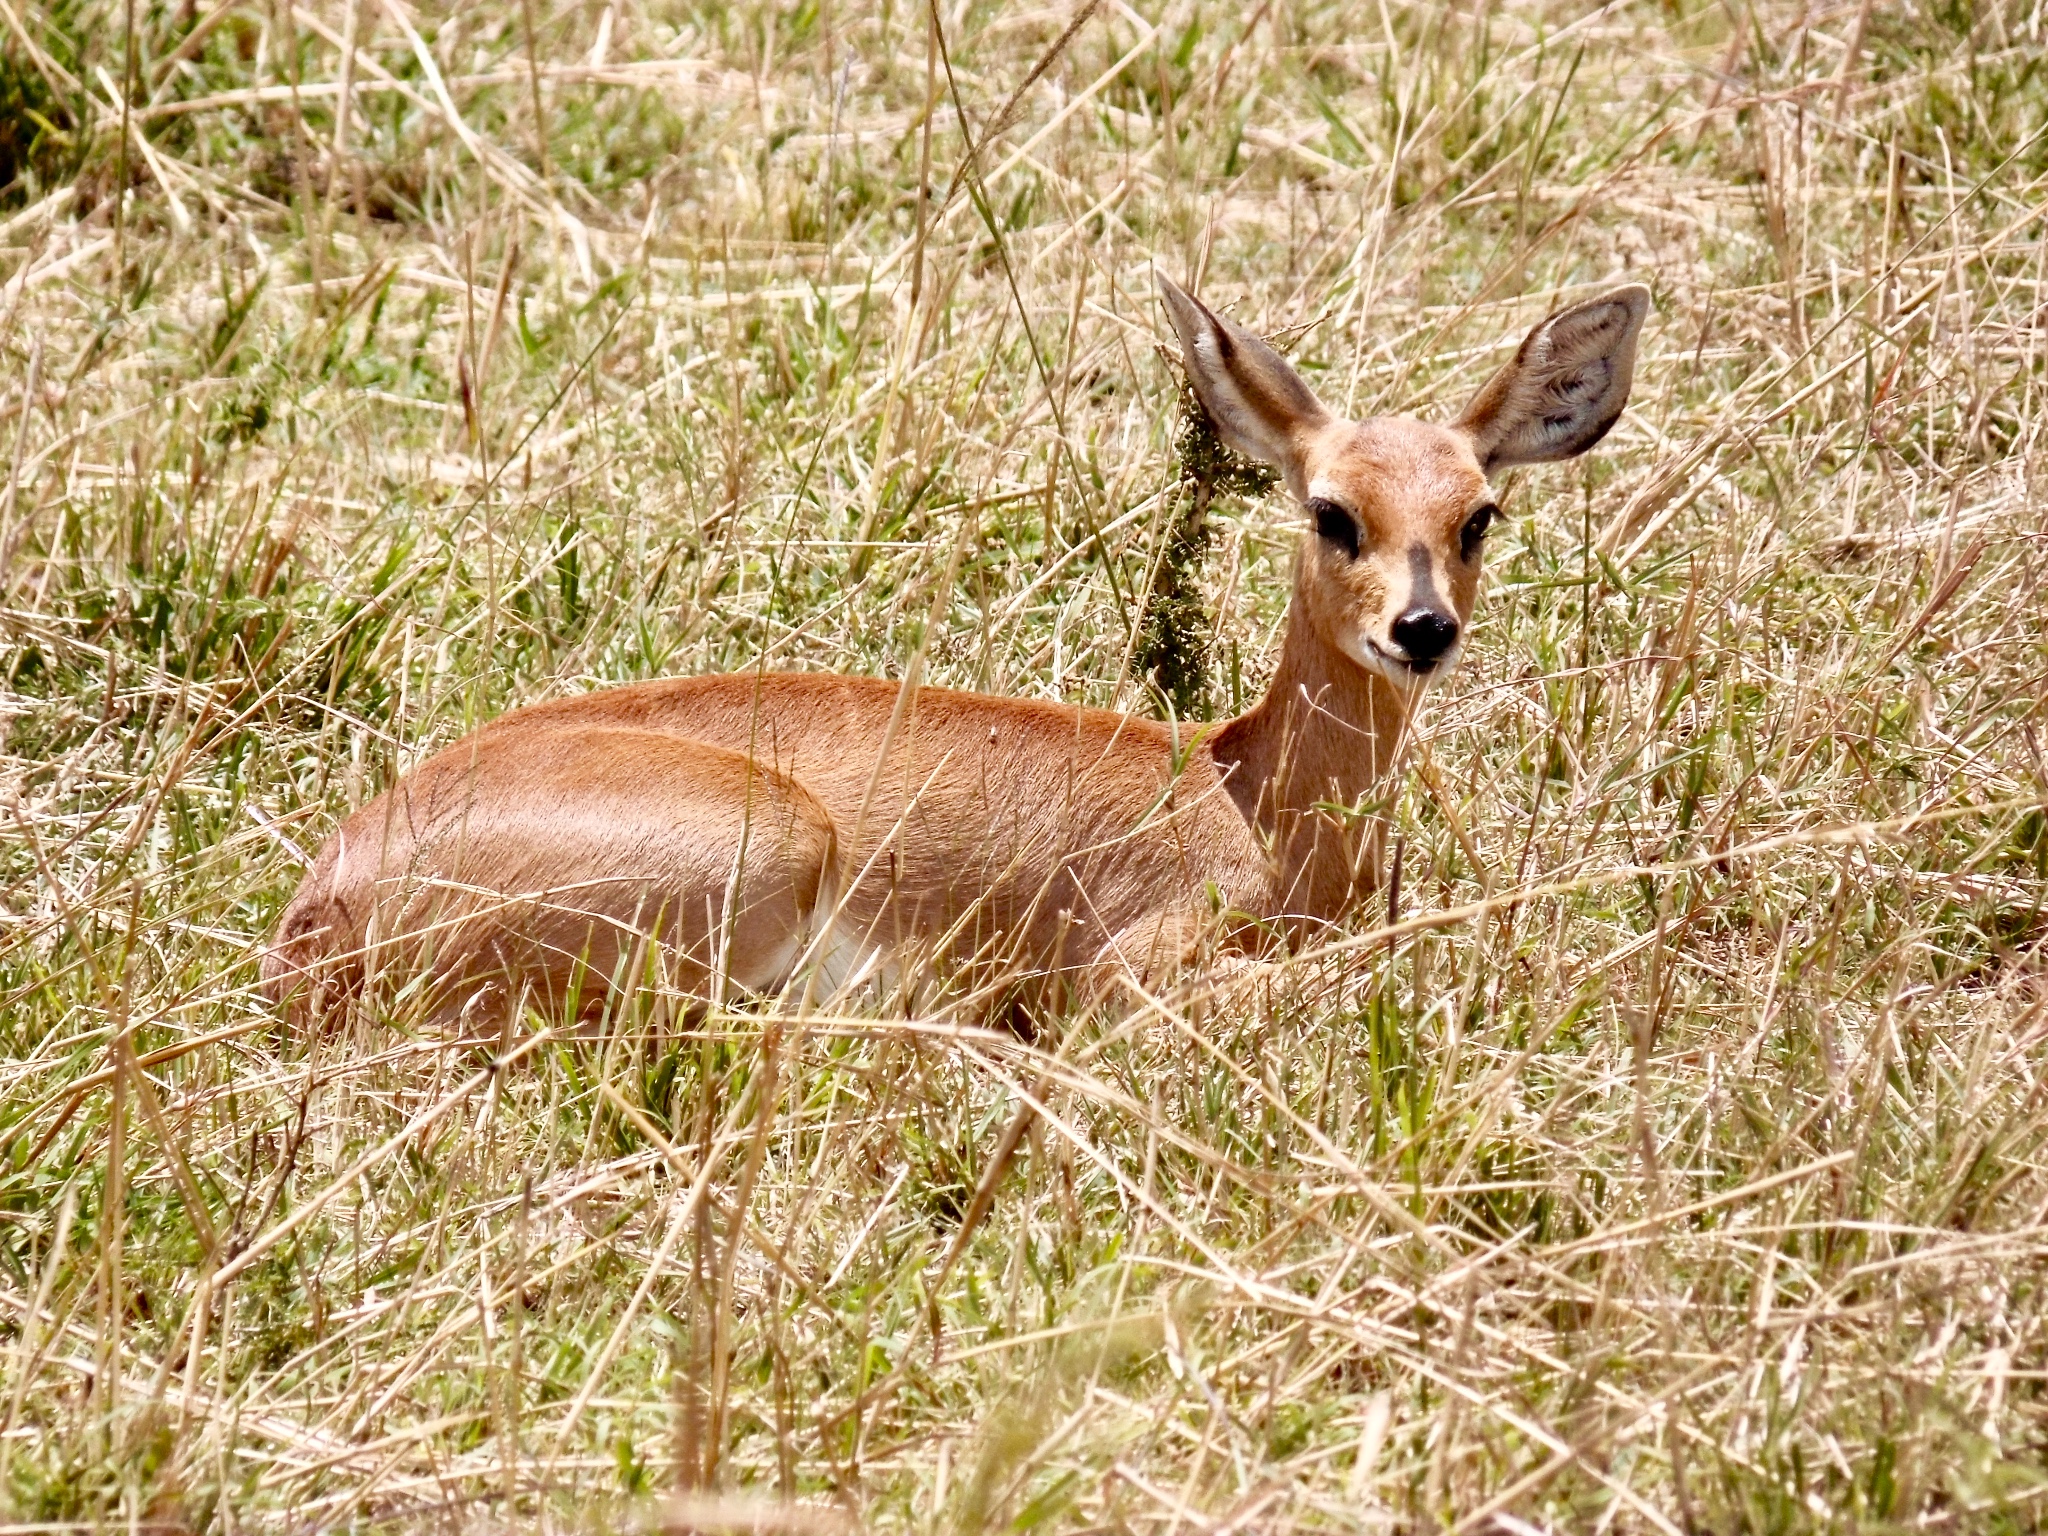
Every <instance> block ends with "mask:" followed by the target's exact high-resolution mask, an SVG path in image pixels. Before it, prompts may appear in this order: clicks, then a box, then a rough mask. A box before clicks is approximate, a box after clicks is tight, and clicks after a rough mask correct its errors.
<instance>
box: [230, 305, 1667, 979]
mask: <svg viewBox="0 0 2048 1536" xmlns="http://www.w3.org/2000/svg"><path fill="white" fill-rule="evenodd" d="M1159 291H1160V296H1161V298H1162V300H1163V301H1164V303H1165V307H1166V312H1167V316H1168V318H1169V319H1170V320H1171V321H1172V324H1173V328H1174V330H1175V331H1176V332H1177V333H1178V335H1179V337H1180V343H1181V349H1182V356H1183V357H1184V359H1185V361H1186V365H1187V370H1188V374H1189V377H1190V378H1191V379H1192V381H1193V383H1194V386H1195V389H1196V392H1197V393H1198V394H1199V395H1200V396H1201V399H1202V403H1203V405H1204V406H1206V407H1207V409H1208V412H1209V414H1210V416H1211V417H1212V418H1213V419H1214V421H1215V424H1216V427H1217V430H1218V431H1219V433H1220V434H1221V435H1222V437H1223V440H1224V441H1225V442H1226V443H1228V444H1229V445H1230V446H1231V447H1232V448H1234V449H1236V450H1237V451H1238V452H1240V453H1243V454H1245V455H1247V456H1249V457H1252V458H1256V459H1260V460H1263V461H1264V462H1265V463H1267V464H1270V465H1272V466H1273V467H1274V468H1276V469H1278V470H1279V471H1280V473H1281V475H1282V476H1283V477H1284V478H1285V481H1286V485H1287V489H1288V491H1289V492H1290V493H1292V495H1293V496H1294V498H1295V500H1296V501H1298V502H1299V503H1300V504H1301V506H1302V507H1303V509H1304V510H1305V512H1306V513H1307V515H1308V517H1309V519H1310V520H1311V522H1312V524H1313V527H1314V533H1313V535H1312V536H1310V537H1309V538H1307V539H1306V540H1305V541H1304V543H1303V545H1302V548H1301V551H1300V554H1299V556H1298V558H1297V560H1296V563H1295V571H1294V592H1293V598H1292V603H1291V606H1290V609H1289V612H1288V619H1287V632H1286V639H1285V641H1284V643H1283V645H1282V648H1281V653H1280V657H1279V664H1278V667H1277V669H1276V671H1275V674H1274V677H1273V682H1272V686H1271V687H1270V688H1269V689H1268V691H1267V693H1266V696H1265V697H1264V698H1263V699H1261V700H1260V701H1259V702H1258V703H1257V704H1256V705H1254V706H1253V707H1252V708H1251V709H1249V710H1247V711H1246V712H1245V713H1244V714H1242V715H1239V716H1237V717H1236V718H1235V719H1232V720H1229V721H1226V722H1224V723H1223V724H1221V725H1219V726H1216V727H1214V728H1211V729H1208V730H1206V732H1204V731H1201V730H1198V729H1195V728H1191V727H1188V726H1185V725H1183V726H1181V727H1179V728H1178V729H1176V728H1173V727H1170V726H1168V725H1165V724H1161V723H1159V722H1156V721H1152V720H1144V719H1138V718H1135V717H1133V716H1129V715H1122V714H1117V713H1114V712H1111V711H1108V710H1099V709H1081V708H1075V707H1071V706H1067V705H1061V704H1053V703H1042V702H1037V701H1031V700H1023V699H1009V698H997V697H991V696H988V695H984V694H973V693H959V692H955V691H952V690H950V689H944V688H922V689H917V690H914V691H906V690H905V689H903V688H900V687H899V686H898V685H897V684H895V683H890V682H885V681H878V680H873V679H868V678H856V677H839V676H829V675H813V674H777V673H758V674H757V673H741V674H733V675H726V676H715V677H694V678H674V679H665V680H662V681H657V682H649V683H640V684H635V685H632V686H628V687H621V688H614V689H610V690H607V691H604V692H599V693H593V694H589V695H586V696H584V697H581V698H574V699H564V700H560V701H557V702H553V703H546V704H538V705H534V706H532V707H529V708H526V709H521V710H517V711H515V712H513V713H512V714H509V715H506V716H504V717H502V718H501V719H498V720H496V721H494V722H492V723H491V724H489V725H487V726H485V727H484V728H483V729H481V730H479V731H477V732H475V733H474V734H473V735H471V736H469V737H467V738H466V739H464V740H463V741H460V742H458V743H457V744H455V745H454V746H452V747H449V748H447V749H446V750H445V751H442V752H440V753H438V754H437V755H435V756H434V757H432V758H430V759H428V760H427V762H425V763H424V764H422V765H421V766H420V767H419V768H417V769H416V770H415V771H414V772H412V773H411V774H409V775H408V776H406V777H405V778H404V779H403V780H401V781H400V782H399V783H398V784H396V785H394V786H393V787H392V788H391V789H390V790H388V791H387V792H386V793H384V794H383V795H381V796H379V797H378V798H377V799H375V800H374V801H372V802H371V803H370V804H368V805H366V806H364V807H363V808H362V809H361V810H359V811H357V812H356V813H355V814H354V815H353V816H351V817H350V818H349V819H348V821H347V822H346V823H345V824H344V825H343V826H342V827H341V829H340V830H339V831H338V832H336V833H335V834H334V836H333V837H332V838H330V839H329V840H328V842H327V844H326V846H325V847H324V848H322V849H321V851H320V856H319V858H318V860H317V861H316V862H315V864H314V866H313V869H312V871H311V872H310V873H309V874H308V875H307V876H306V878H305V881H304V883H303V884H302V885H301V886H300V888H299V892H298V894H297V896H296V897H295V898H294V899H293V901H292V903H291V905H290V906H289V907H288V908H287V909H286V911H285V914H284V917H283V919H282V920H281V922H280V923H279V926H278V934H277V939H276V942H275V943H274V945H273V946H272V948H271V949H270V951H269V952H268V954H267V955H266V957H265V962H264V973H265V980H266V983H267V985H268V987H269V989H270V991H271V992H272V994H273V995H274V996H276V997H277V998H279V999H280V1000H281V1001H282V1000H285V999H287V998H288V997H290V996H291V995H292V994H294V993H298V992H301V991H302V989H305V988H307V987H308V986H309V985H311V986H312V988H313V992H312V994H311V995H313V996H316V997H317V996H319V995H321V994H322V993H323V992H324V990H325V988H326V986H327V985H328V984H336V985H340V986H342V987H347V986H350V985H353V984H354V983H356V982H357V981H359V980H360V979H361V977H362V975H363V973H364V971H365V969H366V968H368V969H371V970H374V971H377V972H380V973H386V974H391V973H396V974H399V975H404V976H411V977H415V978H418V979H421V980H422V981H423V983H424V985H425V986H426V988H427V991H428V993H429V994H430V996H431V999H432V1006H434V1007H435V1008H436V1009H438V1010H440V1011H442V1012H444V1013H452V1012H454V1011H457V1010H459V1009H460V1008H462V1007H463V1006H464V1004H465V1003H467V1002H469V1001H471V1000H475V999H480V998H483V997H487V996H490V995H493V994H496V993H498V992H499V991H500V989H505V990H506V991H509V992H521V991H523V992H525V993H526V994H528V995H529V996H531V997H533V998H534V999H536V1000H537V1001H541V1002H543V1003H546V1004H550V1005H552V1006H556V1007H560V1006H562V1005H564V1004H565V1003H568V1002H570V1001H571V1000H578V999H580V1000H581V1001H580V1002H579V1003H578V1007H579V1008H581V1007H587V1006H588V1005H589V1004H590V1003H591V1002H593V1001H595V1000H599V999H602V998H603V997H604V996H605V994H606V991H607V988H608V987H609V986H610V985H612V984H614V983H615V982H619V981H621V980H635V979H637V978H638V976H639V975H640V974H641V973H642V971H643V968H644V967H645V966H646V965H647V964H649V963H652V962H653V961H655V960H656V959H657V958H658V960H659V963H660V964H661V965H662V966H663V967H665V969H666V974H667V975H668V976H669V977H670V978H671V979H672V980H673V981H674V982H676V983H677V984H678V985H680V986H681V987H682V988H683V989H685V990H687V991H690V992H692V993H696V994H698V995H703V994H705V993H706V992H708V991H710V990H712V989H713V988H714V987H715V986H717V985H720V984H722V982H723V980H726V979H729V980H730V981H731V982H732V983H734V984H736V985H737V986H738V987H741V988H744V989H747V990H750V991H755V992H763V991H773V990H775V989H777V988H779V987H781V986H782V985H784V984H785V982H787V981H788V979H789V978H790V976H791V975H792V973H793V971H794V970H795V969H797V968H798V967H799V966H800V965H802V964H804V963H806V962H807V961H808V960H815V961H817V962H818V963H819V964H820V966H821V969H822V970H823V972H824V973H825V974H826V975H827V977H828V979H843V978H844V976H845V975H846V974H847V973H848V971H849V970H850V969H852V968H856V967H861V966H866V965H871V964H875V963H877V962H890V963H900V962H903V961H906V960H916V961H924V962H935V963H937V964H939V965H940V966H941V967H942V968H946V969H964V972H965V973H966V974H969V975H982V976H989V975H994V976H1026V975H1037V976H1040V977H1045V976H1054V977H1058V976H1062V975H1064V976H1066V977H1067V978H1068V979H1069V980H1074V979H1077V978H1087V977H1092V978H1094V979H1096V980H1100V979H1104V978H1105V977H1106V975H1107V974H1108V973H1111V972H1113V971H1115V970H1118V969H1121V968H1123V967H1129V968H1131V969H1132V970H1134V971H1135V972H1137V973H1138V974H1140V975H1145V974H1148V973H1149V974H1157V973H1158V972H1159V971H1161V970H1162V969H1164V968H1167V967H1170V966H1171V965H1173V964H1176V963H1178V961H1179V960H1180V959H1181V958H1183V957H1184V956H1185V954H1186V953H1187V952H1188V951H1189V950H1190V948H1191V947H1192V946H1194V945H1196V944H1197V943H1199V942H1200V941H1201V940H1202V938H1203V936H1204V935H1205V934H1214V933H1217V932H1219V931H1220V932H1221V933H1222V934H1223V936H1224V937H1225V938H1226V939H1231V938H1233V937H1234V938H1236V939H1237V940H1239V941H1242V940H1243V939H1244V938H1245V937H1246V936H1247V935H1248V934H1250V933H1253V932H1256V931H1260V930H1264V931H1271V930H1272V929H1273V928H1275V927H1299V926H1301V925H1303V924H1314V923H1318V922H1327V921H1330V920H1333V919H1336V918H1338V917H1340V916H1342V915H1343V914H1344V912H1345V911H1346V910H1347V909H1348V908H1349V907H1351V906H1352V905H1353V904H1354V903H1355V902H1356V901H1357V900H1358V899H1359V898H1360V897H1361V896H1362V895H1363V894H1364V892H1366V891H1367V890H1369V889H1370V888H1372V886H1373V885H1374V884H1376V882H1377V877H1378V868H1377V864H1378V854H1379V834H1378V830H1377V825H1376V823H1375V821H1374V819H1373V818H1372V817H1370V816H1360V815H1356V814H1346V813H1344V812H1343V811H1341V810H1333V809H1332V808H1333V807H1349V806H1356V805H1358V803H1359V802H1360V801H1361V800H1362V799H1363V798H1364V797H1365V796H1366V795H1367V794H1368V793H1370V792H1371V791H1372V789H1373V788H1374V786H1375V785H1376V783H1377V782H1378V781H1379V780H1380V779H1381V777H1382V776H1383V775H1384V774H1385V773H1386V772H1387V771H1388V768H1389V766H1390V764H1391V762H1392V760H1393V755H1394V752H1395V748H1396V744H1397V740H1398V738H1399V736H1400V734H1401V732H1402V730H1403V728H1404V727H1405V725H1406V724H1407V720H1408V715H1409V711H1410V709H1411V707H1412V706H1413V704H1414V702H1415V700H1416V698H1417V696H1418V695H1419V693H1420V692H1421V690H1422V689H1423V688H1424V687H1425V686H1427V684H1428V683H1429V682H1430V681H1431V680H1432V679H1434V678H1437V677H1440V676H1442V675H1443V673H1444V672H1445V671H1447V670H1448V669H1449V668H1450V667H1451V666H1452V665H1453V663H1454V662H1455V660H1456V658H1457V654H1458V649H1459V645H1460V642H1461V639H1462V637H1463V635H1464V632H1465V626H1466V623H1467V621H1468V620H1469V619H1470V617H1471V613H1472V604H1473V600H1474V598H1475V597H1476V595H1477V593H1478V589H1479V566H1480V556H1481V549H1482V546H1483V544H1484V541H1485V537H1486V530H1487V528H1488V526H1489V525H1490V524H1491V523H1492V522H1493V520H1494V519H1495V518H1496V517H1497V516H1498V515H1499V511H1498V509H1497V508H1496V506H1495V505H1494V502H1493V497H1492V493H1491V492H1490V491H1489V489H1488V485H1487V477H1488V476H1489V475H1490V474H1492V473H1494V472H1495V471H1497V470H1500V469H1503V468H1506V467H1508V466H1510V465H1515V464H1527V463H1534V462H1538V461H1542V460H1551V459H1562V458H1568V457H1570V456H1572V455H1575V454H1579V453H1583V452H1584V451H1585V450H1586V449H1588V448H1590V447H1591V446H1592V445H1593V444H1594V443H1596V442H1597V441H1599V439H1600V438H1601V436H1602V435H1603V434H1605V433H1606V431H1607V429H1608V428H1609V427H1611V426H1612V425H1613V424H1614V421H1615V419H1616V418H1617V417H1618V416H1619V415H1620V414H1621V409H1622V406H1623V405H1624V403H1625V402H1626V401H1627V398H1628V391H1629V383H1630V379H1631V376H1632V373H1633V370H1634V362H1635V347H1636V337H1637V334H1638V332H1639V331H1640V329H1641V326H1642V322H1643V317H1644V315H1645V314H1646V313H1647V311H1648V307H1649V293H1648V291H1647V290H1646V289H1643V288H1641V287H1634V286H1631V287H1625V288H1619V289H1616V290H1614V291H1613V292H1611V293H1608V294H1606V295H1604V296H1602V297H1600V298H1598V299H1595V300H1593V301H1591V302H1590V303H1585V304H1580V305H1578V306H1576V307H1574V308H1571V309H1567V310H1563V311H1561V312H1560V313H1558V314H1555V315H1553V316H1551V317H1550V318H1549V319H1548V320H1545V321H1544V322H1543V323H1542V324H1540V325H1538V326H1537V327H1536V328H1535V329H1534V330H1533V331H1531V332H1530V333H1529V335H1528V337H1527V339H1526V340H1525V341H1523V343H1522V346H1521V349H1520V350H1519V351H1518V352H1517V353H1516V355H1515V358H1514V360H1513V361H1512V362H1510V363H1509V364H1508V365H1507V366H1506V367H1505V368H1503V369H1502V370H1501V371H1500V372H1499V373H1498V374H1497V375H1496V376H1495V377H1494V378H1493V379H1492V380H1491V381H1490V382H1489V383H1488V384H1487V385H1486V387H1485V388H1483V389H1482V390H1480V392H1479V394H1478V395H1477V397H1475V398H1474V400H1473V401H1472V403H1471V404H1470V405H1469V406H1468V407H1467V408H1466V410H1465V412H1464V414H1463V415H1461V416H1460V417H1459V418H1458V419H1457V420H1456V421H1454V422H1452V423H1450V424H1449V425H1433V424H1430V423H1426V422H1421V421H1415V420H1411V419H1408V418H1405V417H1378V418H1374V419H1371V420H1367V421H1357V422H1354V421H1345V420H1342V419H1341V418H1339V417H1338V416H1336V415H1335V414H1333V413H1332V412H1331V411H1329V410H1328V409H1327V408H1326V407H1325V406H1324V405H1323V404H1322V403H1321V402H1320V401H1318V400H1317V399H1316V397H1315V394H1314V393H1313V392H1312V391H1311V390H1310V389H1309V387H1308V385H1307V384H1305V383H1304V382H1303V381H1302V380H1301V378H1300V376H1299V375H1298V374H1296V373H1295V371H1294V370H1293V369H1292V368H1291V367H1289V366H1288V365H1287V363H1286V362H1284V361H1283V360H1282V359H1281V358H1280V356H1279V354H1277V353H1276V352H1274V351H1273V349H1272V348H1270V347H1269V346H1267V345H1266V343H1265V342H1263V341H1261V340H1260V339H1258V338H1257V337H1256V336H1253V335H1252V334H1250V333H1249V332H1248V331H1246V330H1244V329H1242V328H1241V327H1239V326H1238V325H1236V324H1234V323H1233V322H1231V321H1230V320H1227V319H1225V318H1223V317H1222V316H1219V315H1216V314H1214V313H1212V312H1211V311H1210V310H1209V309H1208V308H1206V307H1205V306H1204V305H1203V304H1202V303H1201V302H1200V301H1199V300H1197V299H1195V298H1193V297H1191V296H1190V295H1188V294H1186V293H1184V292H1182V291H1181V290H1180V289H1179V288H1177V287H1175V286H1174V285H1173V284H1172V283H1170V282H1168V281H1166V280H1165V279H1164V278H1161V279H1160V282H1159Z"/></svg>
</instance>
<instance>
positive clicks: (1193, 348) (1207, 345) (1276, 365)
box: [1155, 273, 1330, 490]
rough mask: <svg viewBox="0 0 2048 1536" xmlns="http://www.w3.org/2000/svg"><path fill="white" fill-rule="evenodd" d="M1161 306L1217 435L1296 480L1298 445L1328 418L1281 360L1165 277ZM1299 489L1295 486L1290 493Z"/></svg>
mask: <svg viewBox="0 0 2048 1536" xmlns="http://www.w3.org/2000/svg"><path fill="white" fill-rule="evenodd" d="M1155 275H1156V276H1157V277H1158V280H1159V299H1160V302H1161V303H1163V304H1164V305H1165V306H1166V317H1167V319H1169V320H1171V321H1172V322H1173V329H1174V334H1175V335H1177V336H1179V337H1180V355H1181V359H1182V361H1183V362H1185V363H1186V365H1187V370H1188V379H1189V381H1190V382H1192V383H1193V384H1194V386H1195V393H1196V394H1197V395H1199V396H1200V397H1201V401H1202V404H1203V406H1204V407H1205V408H1206V409H1207V410H1208V412H1209V418H1210V420H1212V421H1214V422H1215V423H1216V431H1217V433H1218V434H1219V435H1220V436H1221V437H1222V439H1223V441H1224V442H1225V443H1227V444H1228V445H1229V446H1230V447H1231V448H1232V449H1233V450H1235V451H1236V452H1238V453H1241V454H1243V455H1244V456H1245V457H1246V458H1248V459H1257V460H1259V461H1260V462H1261V463H1265V464H1270V465H1272V466H1273V467H1274V468H1275V469H1277V470H1279V471H1280V472H1281V473H1282V474H1283V475H1285V476H1286V477H1287V480H1288V483H1289V485H1291V486H1292V485H1294V483H1295V482H1296V481H1297V480H1298V479H1299V478H1300V458H1301V451H1300V450H1301V443H1302V440H1303V439H1304V438H1306V437H1307V436H1308V435H1309V434H1310V433H1312V432H1315V431H1316V430H1317V429H1319V428H1321V427H1323V426H1325V425H1327V424H1328V422H1329V420H1330V413H1329V412H1328V411H1327V410H1325V409H1324V408H1323V403H1322V401H1320V400H1318V399H1317V398H1316V397H1315V391H1314V390H1312V389H1310V388H1309V387H1308V385H1306V384H1304V383H1303V382H1302V379H1301V375H1300V374H1298V373H1296V372H1295V371H1294V370H1293V369H1292V368H1290V367H1289V366H1288V365H1287V361H1286V359H1284V358H1283V357H1281V356H1280V354H1279V353H1278V352H1275V351H1274V350H1273V349H1272V348H1271V347H1269V346H1267V345H1266V344H1265V342H1263V341H1261V340H1260V339H1259V338H1258V337H1256V336H1254V335H1253V334H1252V333H1251V332H1250V331H1248V330H1246V329H1245V328H1244V327H1243V326H1241V325H1237V324H1234V323H1233V322H1231V321H1229V320H1226V319H1224V318H1223V316H1221V315H1219V314H1217V313H1215V312H1214V311H1213V310H1211V309H1210V308H1209V306H1208V305H1206V304H1204V303H1203V302H1202V301H1201V300H1200V299H1198V298H1195V297H1194V296H1193V295H1191V294H1187V293H1184V292H1182V291H1181V290H1180V288H1178V287H1177V286H1175V285H1174V284H1173V283H1172V282H1171V281H1169V280H1168V279H1167V277H1166V275H1165V274H1164V273H1158V274H1155ZM1295 489H1296V490H1299V489H1300V487H1299V486H1295Z"/></svg>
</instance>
